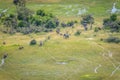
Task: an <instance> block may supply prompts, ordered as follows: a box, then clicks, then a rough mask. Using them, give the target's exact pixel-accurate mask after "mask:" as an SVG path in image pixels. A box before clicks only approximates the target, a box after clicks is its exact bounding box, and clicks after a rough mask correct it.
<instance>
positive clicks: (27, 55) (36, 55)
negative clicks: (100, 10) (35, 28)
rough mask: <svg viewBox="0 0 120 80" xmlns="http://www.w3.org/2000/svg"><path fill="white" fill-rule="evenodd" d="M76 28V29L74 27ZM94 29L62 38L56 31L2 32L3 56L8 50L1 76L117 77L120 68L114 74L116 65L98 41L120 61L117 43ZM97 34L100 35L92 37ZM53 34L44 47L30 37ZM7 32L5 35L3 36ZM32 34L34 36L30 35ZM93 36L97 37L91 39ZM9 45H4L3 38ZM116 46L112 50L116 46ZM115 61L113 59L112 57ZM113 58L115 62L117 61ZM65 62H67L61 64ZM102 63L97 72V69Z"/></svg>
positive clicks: (9, 79) (53, 79)
mask: <svg viewBox="0 0 120 80" xmlns="http://www.w3.org/2000/svg"><path fill="white" fill-rule="evenodd" d="M70 30H72V29H70ZM74 30H75V29H74ZM90 33H93V32H92V31H88V32H87V33H86V32H82V34H81V35H80V36H78V37H76V36H74V34H73V33H72V34H73V35H72V36H71V37H70V39H63V37H60V36H58V35H57V34H55V33H54V32H53V33H50V34H41V35H40V34H39V35H38V34H30V35H22V34H16V35H12V36H9V35H6V34H2V33H1V34H2V36H1V38H0V43H1V47H0V53H1V54H0V56H2V55H3V54H4V53H5V52H6V53H8V54H9V57H8V58H7V59H6V63H5V65H4V66H3V67H1V68H0V79H2V80H66V79H67V80H117V79H119V78H120V77H119V74H120V72H119V71H117V72H116V73H115V74H114V75H113V76H112V77H110V74H111V72H112V71H113V70H114V67H113V65H112V63H111V62H110V61H108V60H107V59H105V58H104V57H103V56H102V55H101V54H100V53H106V52H107V51H104V50H103V49H102V48H100V47H99V46H98V45H95V43H96V42H97V43H98V44H99V45H101V46H103V47H104V48H106V49H109V50H110V51H112V52H113V53H114V54H113V55H114V59H115V60H116V61H120V59H119V57H118V55H119V54H118V53H119V52H120V50H119V49H118V48H119V47H120V46H119V45H118V44H108V43H104V42H101V41H99V38H100V37H103V34H104V36H107V35H108V34H107V33H106V34H105V33H103V32H99V34H96V33H93V34H91V35H89V36H88V34H90ZM94 34H96V35H97V37H93V35H94ZM48 35H51V40H49V41H47V42H46V43H45V44H44V46H43V47H39V46H38V44H37V45H35V46H30V45H29V41H30V40H31V39H33V38H34V39H36V40H37V42H39V41H40V40H44V39H45V38H46V37H47V36H48ZM3 36H4V37H3ZM31 36H33V38H31ZM89 37H92V38H93V39H94V40H89V39H88V38H89ZM3 40H4V41H6V43H7V44H6V45H2V41H3ZM19 45H23V46H24V49H23V50H18V47H19ZM114 47H115V49H114V50H113V48H114ZM111 61H112V60H111ZM116 61H113V62H114V63H115V64H116V65H118V63H117V62H116ZM61 62H65V63H67V64H60V63H61ZM99 64H101V65H102V67H101V68H100V69H98V73H97V74H95V73H94V69H95V67H96V66H98V65H99Z"/></svg>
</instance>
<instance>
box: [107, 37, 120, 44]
mask: <svg viewBox="0 0 120 80" xmlns="http://www.w3.org/2000/svg"><path fill="white" fill-rule="evenodd" d="M105 41H106V42H108V43H120V38H118V37H108V38H107V39H106V40H105Z"/></svg>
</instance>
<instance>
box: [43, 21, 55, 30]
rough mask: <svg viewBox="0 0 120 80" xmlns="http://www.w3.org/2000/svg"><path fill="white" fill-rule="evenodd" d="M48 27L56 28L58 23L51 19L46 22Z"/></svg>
mask: <svg viewBox="0 0 120 80" xmlns="http://www.w3.org/2000/svg"><path fill="white" fill-rule="evenodd" d="M45 27H46V28H56V23H55V22H54V21H53V20H49V21H48V22H47V23H46V24H45Z"/></svg>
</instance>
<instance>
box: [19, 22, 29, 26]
mask: <svg viewBox="0 0 120 80" xmlns="http://www.w3.org/2000/svg"><path fill="white" fill-rule="evenodd" d="M18 27H27V24H26V23H25V22H24V21H20V22H19V23H18Z"/></svg>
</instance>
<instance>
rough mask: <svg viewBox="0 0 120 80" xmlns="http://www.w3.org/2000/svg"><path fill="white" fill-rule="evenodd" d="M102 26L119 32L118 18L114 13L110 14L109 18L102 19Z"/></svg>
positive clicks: (119, 22)
mask: <svg viewBox="0 0 120 80" xmlns="http://www.w3.org/2000/svg"><path fill="white" fill-rule="evenodd" d="M103 28H104V29H106V30H110V32H119V31H120V20H118V19H117V15H116V14H112V15H111V16H110V18H106V19H104V20H103Z"/></svg>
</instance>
